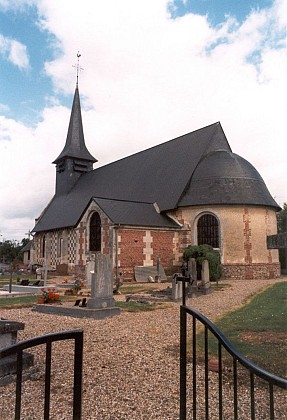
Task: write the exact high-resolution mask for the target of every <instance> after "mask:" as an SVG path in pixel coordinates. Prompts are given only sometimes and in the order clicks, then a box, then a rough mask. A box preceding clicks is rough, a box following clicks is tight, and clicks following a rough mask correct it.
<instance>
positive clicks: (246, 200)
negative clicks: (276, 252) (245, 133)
mask: <svg viewBox="0 0 287 420" xmlns="http://www.w3.org/2000/svg"><path fill="white" fill-rule="evenodd" d="M209 204H211V205H215V204H224V205H226V204H232V205H235V204H239V205H240V204H245V205H255V206H258V205H262V206H270V207H275V208H277V210H280V207H279V206H278V204H277V203H276V202H275V200H274V199H273V198H272V197H271V195H270V193H269V191H268V189H267V187H266V185H265V183H264V181H263V179H262V177H261V175H260V174H259V172H258V171H257V170H256V169H255V168H254V166H252V165H251V164H250V163H249V162H248V161H247V160H245V159H243V158H242V157H241V156H239V155H236V154H235V153H232V152H229V151H226V150H218V151H215V152H212V153H210V154H208V155H207V156H205V157H204V158H203V159H202V161H201V162H200V163H199V164H198V166H197V168H196V170H195V171H194V173H193V175H192V178H191V182H190V185H189V187H188V189H187V191H186V193H185V195H184V196H183V198H182V199H181V200H180V202H179V203H178V205H179V206H190V205H191V206H192V205H200V206H201V205H209Z"/></svg>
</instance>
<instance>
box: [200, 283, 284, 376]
mask: <svg viewBox="0 0 287 420" xmlns="http://www.w3.org/2000/svg"><path fill="white" fill-rule="evenodd" d="M286 295H287V283H286V282H282V283H276V284H275V285H273V286H272V287H269V288H268V289H267V290H265V291H264V292H262V293H260V294H258V295H256V296H255V297H253V298H252V299H251V301H249V302H248V303H247V304H246V305H244V306H243V307H241V308H239V309H237V310H235V311H233V312H230V313H229V314H227V315H225V316H223V317H222V318H220V319H219V320H217V321H216V322H215V324H216V326H217V327H218V328H219V329H220V330H221V331H222V332H223V334H224V335H225V336H226V337H227V338H228V339H229V340H230V341H231V342H232V344H233V345H234V347H235V348H236V349H237V350H238V351H240V353H241V354H243V355H244V356H245V357H247V358H248V359H249V360H251V361H252V362H253V363H255V364H256V365H258V366H260V367H262V368H263V369H266V370H267V371H269V372H271V373H273V374H275V375H278V376H281V377H286V374H287V372H286V367H287V366H286V349H287V322H286V297H287V296H286ZM202 335H203V334H201V333H200V334H199V342H200V343H201V342H202ZM209 350H210V353H211V355H216V354H217V345H216V341H215V340H213V339H212V337H210V345H209ZM224 353H225V352H224Z"/></svg>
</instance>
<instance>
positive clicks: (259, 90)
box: [0, 0, 287, 237]
mask: <svg viewBox="0 0 287 420" xmlns="http://www.w3.org/2000/svg"><path fill="white" fill-rule="evenodd" d="M0 1H1V0H0ZM167 4H168V1H167V0H158V1H156V2H155V1H154V0H145V1H137V2H135V1H134V0H122V1H121V2H118V1H116V0H109V1H105V2H102V1H88V0H83V1H82V2H81V7H80V8H79V7H78V5H77V4H74V3H73V2H71V1H68V0H63V1H61V2H58V1H56V0H41V1H40V0H39V1H38V2H37V6H38V8H39V14H40V16H41V25H42V27H44V28H45V29H46V30H48V31H50V32H51V33H53V34H54V35H55V37H56V39H57V40H58V44H57V49H59V48H61V49H62V54H61V55H60V54H59V55H58V58H57V59H55V60H54V61H52V62H47V63H46V71H47V74H49V75H50V77H51V78H52V79H53V82H54V86H55V91H56V92H57V91H58V92H59V91H62V92H64V93H71V92H72V91H73V89H74V87H75V69H73V68H72V65H73V64H76V53H77V51H78V50H79V51H80V52H81V54H82V57H81V62H80V65H81V66H82V67H83V68H84V71H83V72H81V74H80V85H79V86H80V94H81V101H82V110H83V113H82V114H83V122H84V132H85V138H86V144H87V147H88V149H89V150H90V152H91V153H92V154H93V155H94V156H95V157H96V158H97V159H98V160H99V164H100V165H103V164H105V163H107V162H110V161H113V160H115V159H117V158H120V157H123V156H126V155H129V154H132V153H134V152H136V151H138V150H143V149H145V148H147V147H150V146H153V145H155V144H159V143H162V142H164V141H166V140H169V139H171V138H174V137H177V136H180V135H182V134H185V133H187V132H190V131H193V130H195V129H198V128H200V127H203V126H205V125H208V124H211V123H213V122H216V121H221V123H222V125H223V129H224V131H225V133H226V135H227V138H228V140H229V143H230V145H231V147H232V150H233V151H234V152H235V153H238V154H239V155H241V156H242V157H244V158H245V159H247V160H248V161H250V162H251V163H252V164H253V165H254V166H255V167H256V168H257V169H258V171H259V172H260V174H261V175H262V177H263V179H264V180H265V182H266V184H267V186H268V188H269V190H270V192H271V194H272V195H273V196H275V197H276V199H277V201H278V202H279V204H283V202H284V201H287V188H286V175H287V173H286V162H285V161H286V158H285V155H284V152H283V151H284V150H285V142H286V140H285V139H286V126H285V109H286V106H285V97H284V94H283V92H286V88H287V69H286V40H284V38H283V37H282V28H283V27H284V22H285V23H286V18H283V17H282V12H283V11H284V8H285V7H286V6H285V5H286V2H284V1H283V0H280V1H275V2H274V6H273V7H272V8H271V9H268V11H264V10H263V11H258V12H253V13H252V14H251V15H250V16H249V17H248V18H247V20H246V21H245V22H244V23H243V24H241V25H240V24H239V23H238V22H236V21H235V20H234V19H227V20H226V22H224V24H223V25H221V26H220V27H211V26H210V23H209V22H208V21H207V19H206V18H205V17H203V16H196V15H192V14H190V15H186V16H184V17H181V18H177V19H175V20H171V19H170V17H169V15H168V13H167ZM67 10H69V13H67ZM285 16H287V13H286V14H285ZM270 33H272V37H270ZM58 51H59V50H58ZM49 103H50V106H49V107H47V108H46V109H45V110H44V111H43V115H42V118H43V119H42V122H41V123H40V124H38V125H37V127H36V128H35V129H28V128H27V127H25V126H24V125H21V124H19V123H17V122H15V121H12V120H7V119H5V118H4V119H2V121H0V124H1V126H2V130H1V132H2V135H3V138H4V141H1V140H0V153H1V159H2V156H4V159H5V164H4V167H2V166H1V168H0V171H1V173H9V174H11V175H10V177H9V184H8V183H7V185H4V186H3V188H1V191H0V194H1V201H2V202H3V200H2V198H4V202H5V203H13V206H12V205H10V204H8V205H7V204H6V205H5V206H3V205H2V204H1V206H0V207H1V208H0V229H2V230H3V229H4V226H5V223H6V222H7V217H9V213H10V215H13V217H17V218H18V219H17V220H18V222H19V220H20V219H19V217H20V216H21V214H22V215H23V225H24V224H26V225H25V227H24V230H26V231H27V230H28V229H29V228H32V227H33V218H34V217H37V216H38V215H39V212H40V211H41V210H42V209H43V208H44V206H45V205H46V204H47V203H48V201H49V199H50V198H51V196H52V194H53V191H54V182H55V168H54V167H53V165H51V162H52V161H53V160H54V159H55V158H56V157H57V156H58V154H59V153H60V152H61V150H62V148H63V146H64V143H65V139H66V133H67V128H68V122H69V114H70V109H66V108H63V107H61V106H59V105H58V103H57V100H55V99H54V98H53V97H51V98H50V102H49ZM1 132H0V134H1ZM11 167H13V168H15V169H14V170H13V171H11ZM1 173H0V175H1ZM2 208H3V210H2V216H1V209H2ZM9 209H11V211H9ZM28 215H30V221H31V223H30V224H29V225H28V226H27V216H28ZM1 217H2V220H1ZM9 220H10V222H9V223H14V219H13V218H12V216H11V219H9ZM9 223H8V225H9ZM20 237H21V235H20ZM22 237H23V236H22Z"/></svg>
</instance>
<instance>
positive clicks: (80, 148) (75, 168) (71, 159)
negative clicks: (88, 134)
mask: <svg viewBox="0 0 287 420" xmlns="http://www.w3.org/2000/svg"><path fill="white" fill-rule="evenodd" d="M77 57H78V63H77V83H76V89H75V94H74V100H73V105H72V111H71V116H70V122H69V128H68V134H67V138H66V143H65V146H64V149H63V150H62V152H61V153H60V154H59V156H58V157H57V159H55V160H54V162H53V163H55V164H56V165H57V166H56V170H57V175H56V194H66V193H68V192H69V191H70V190H71V189H72V188H73V186H74V185H75V183H76V182H77V180H78V179H79V177H80V176H81V175H82V174H83V173H85V172H89V171H91V170H92V169H93V163H95V162H97V159H95V158H94V157H93V156H92V155H91V153H90V152H89V151H88V149H87V147H86V144H85V138H84V130H83V123H82V114H81V104H80V95H79V88H78V76H79V70H80V67H79V57H80V54H79V53H78V54H77Z"/></svg>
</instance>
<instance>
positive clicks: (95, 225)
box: [90, 213, 101, 251]
mask: <svg viewBox="0 0 287 420" xmlns="http://www.w3.org/2000/svg"><path fill="white" fill-rule="evenodd" d="M90 251H101V218H100V215H99V213H94V214H93V215H92V217H91V221H90Z"/></svg>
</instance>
